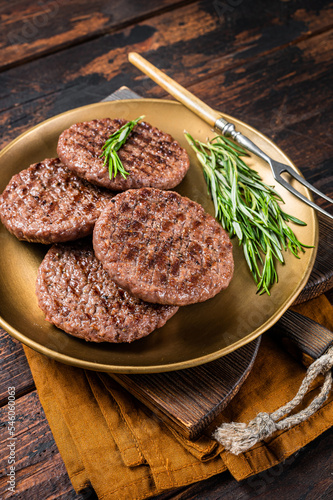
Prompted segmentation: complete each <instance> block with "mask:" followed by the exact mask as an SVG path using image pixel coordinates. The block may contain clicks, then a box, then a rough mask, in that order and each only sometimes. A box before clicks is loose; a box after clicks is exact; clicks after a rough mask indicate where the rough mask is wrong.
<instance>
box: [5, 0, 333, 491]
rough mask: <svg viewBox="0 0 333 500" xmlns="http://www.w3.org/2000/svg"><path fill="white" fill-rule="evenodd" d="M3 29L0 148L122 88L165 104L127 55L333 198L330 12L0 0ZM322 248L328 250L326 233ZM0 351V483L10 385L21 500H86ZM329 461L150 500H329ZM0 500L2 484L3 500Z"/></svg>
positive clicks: (310, 4) (229, 1) (324, 447)
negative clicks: (254, 133) (240, 126)
mask: <svg viewBox="0 0 333 500" xmlns="http://www.w3.org/2000/svg"><path fill="white" fill-rule="evenodd" d="M119 5H121V7H120V8H119ZM58 7H59V8H58ZM0 15H1V23H2V31H1V39H0V54H1V57H0V72H1V74H0V126H1V135H0V147H2V146H4V145H6V144H8V143H9V142H10V141H11V140H12V139H14V138H15V137H16V136H17V135H19V133H21V132H23V131H25V130H27V129H28V128H29V127H31V126H33V125H35V124H37V123H39V122H40V121H42V120H44V119H45V118H49V117H51V116H54V115H55V114H57V113H60V112H63V111H66V110H67V109H71V108H73V107H76V106H80V105H84V104H87V103H90V102H97V101H99V100H101V99H102V98H103V97H105V96H106V95H108V94H110V93H111V92H112V91H114V90H116V89H117V88H118V87H120V86H121V85H127V86H129V87H130V88H132V89H133V90H135V91H136V92H138V93H139V94H141V95H144V96H147V97H163V96H165V93H164V92H163V91H161V89H159V88H158V87H157V86H155V84H154V83H153V82H151V81H150V80H148V79H147V78H145V77H144V76H143V75H141V74H140V73H139V71H138V70H136V69H135V68H134V67H132V66H131V65H130V64H129V63H128V62H127V53H128V52H129V51H130V50H135V51H137V52H140V53H142V55H143V56H144V57H146V58H147V59H149V60H150V61H151V62H152V63H153V64H155V65H157V66H158V67H159V68H160V69H162V70H164V71H166V72H167V73H168V74H169V75H170V76H171V77H173V78H175V79H176V80H178V81H179V82H180V83H182V84H183V85H185V86H187V87H188V88H189V89H190V90H191V91H193V92H194V93H196V94H197V95H198V96H199V97H201V98H202V99H203V100H205V101H206V102H207V103H208V104H210V105H212V106H214V107H216V108H219V109H220V110H221V111H224V112H226V113H228V114H230V115H233V116H235V117H237V118H240V119H242V120H244V121H246V122H247V123H249V124H251V125H253V126H254V127H256V128H258V129H260V130H261V131H262V132H264V133H266V134H267V135H268V136H269V137H271V138H273V139H274V140H275V142H276V143H277V144H278V145H279V146H280V147H281V148H282V149H283V150H284V151H285V152H286V153H287V154H288V155H289V157H290V158H291V159H292V160H293V161H294V162H295V164H296V165H297V166H298V167H299V168H300V169H301V171H302V172H303V174H304V175H305V177H306V178H307V179H308V180H310V182H312V183H313V184H315V185H316V186H317V187H318V188H319V189H321V190H322V191H325V192H326V193H327V194H329V195H330V196H332V195H333V186H332V184H333V179H332V157H333V144H332V125H331V114H332V93H333V89H332V79H331V75H332V62H331V59H332V56H331V54H332V44H333V41H332V27H333V5H332V3H331V2H329V1H325V0H317V1H314V0H307V1H306V2H304V1H302V0H294V1H293V2H288V1H280V0H272V1H270V2H269V3H268V2H267V1H264V0H256V1H255V0H249V1H246V2H245V1H244V0H243V1H239V2H238V1H233V0H223V1H219V0H214V1H210V0H209V1H208V0H203V1H200V2H198V1H190V0H188V1H178V2H177V1H172V0H162V1H161V2H158V4H156V2H152V1H151V0H144V1H143V2H129V1H127V0H126V1H122V2H121V3H120V2H119V1H118V0H116V1H115V2H106V1H105V0H97V1H96V2H90V3H89V2H87V1H85V0H71V1H68V2H64V1H63V0H41V1H38V2H35V3H33V2H29V1H28V0H13V1H11V2H5V1H4V0H2V1H0ZM36 28H37V32H36ZM29 30H30V31H29ZM319 202H320V204H321V205H322V206H323V207H324V208H326V209H327V208H328V204H327V203H326V202H323V201H321V200H320V201H319ZM326 238H327V241H328V243H329V242H331V238H332V233H331V232H327V234H326ZM330 296H331V297H332V295H330ZM0 350H1V351H0V352H1V357H0V381H1V384H0V388H1V390H0V404H2V407H1V408H0V418H1V422H2V424H1V425H2V427H1V430H2V432H1V435H0V440H1V444H2V446H1V447H0V470H1V471H4V465H5V464H6V460H7V456H6V450H5V447H4V444H5V441H4V440H5V437H6V435H5V434H4V432H6V429H5V425H4V422H5V421H6V412H7V406H6V401H7V399H6V398H7V387H8V385H10V384H11V382H12V383H15V386H16V387H17V394H18V398H17V408H18V415H19V419H18V426H19V436H20V439H19V441H20V442H19V445H18V461H19V471H18V476H17V477H18V481H17V484H18V486H19V488H20V490H19V494H18V495H17V498H19V499H20V500H21V499H22V500H26V499H29V500H30V499H31V500H35V499H36V500H37V499H38V500H39V499H41V498H42V499H43V500H49V499H50V500H51V499H56V498H57V499H64V500H65V499H66V500H67V499H72V498H73V499H78V500H83V499H86V500H87V499H88V498H89V499H90V500H93V499H96V496H95V495H94V494H92V493H91V492H89V491H87V492H86V493H85V494H82V495H76V494H75V492H74V490H73V488H72V486H71V484H70V481H69V479H68V476H67V473H66V471H65V468H64V465H63V463H62V460H61V457H60V455H59V452H58V450H57V447H56V445H55V443H54V440H53V437H52V435H51V433H50V430H49V428H48V424H47V422H46V420H45V415H44V413H43V410H42V408H41V406H40V403H39V400H38V396H37V393H36V392H35V390H34V385H33V380H32V377H31V373H30V370H29V367H28V365H27V363H26V361H25V358H24V355H23V350H22V347H21V345H20V344H19V343H17V342H16V341H13V340H12V339H11V338H10V337H9V335H8V334H6V333H5V332H3V331H1V330H0ZM332 449H333V431H332V430H330V431H327V432H326V433H325V434H324V435H322V436H321V437H319V438H318V439H316V440H315V441H314V442H312V443H310V444H309V445H308V446H306V447H305V448H304V449H301V450H300V451H299V452H298V453H296V454H295V455H294V456H292V457H290V458H289V459H288V460H287V461H286V462H285V463H283V464H280V465H279V466H277V467H274V468H273V469H270V470H268V471H266V472H264V473H262V474H259V475H257V476H255V477H253V478H249V479H248V480H245V481H243V482H242V483H237V482H236V481H235V480H234V479H233V478H231V477H230V475H229V474H226V473H225V474H221V475H218V476H215V477H213V478H211V479H209V480H207V481H204V482H200V483H197V484H195V485H191V486H187V487H184V488H180V489H178V490H174V491H172V492H169V493H165V494H164V495H160V496H159V497H158V499H159V500H167V499H170V500H171V499H173V500H175V499H184V500H185V498H186V499H196V500H199V499H200V500H210V499H217V498H224V499H226V500H229V499H230V500H233V499H234V498H239V499H252V498H259V499H269V500H275V499H277V500H280V499H281V498H288V499H291V500H301V499H302V500H303V499H307V500H308V499H309V500H310V499H311V500H312V499H316V500H317V498H320V499H324V500H326V499H327V500H328V499H331V498H332V496H333V475H332V472H333V471H332ZM0 475H1V474H0ZM4 487H5V479H4V477H3V472H2V477H1V478H0V498H2V496H4V490H3V488H4Z"/></svg>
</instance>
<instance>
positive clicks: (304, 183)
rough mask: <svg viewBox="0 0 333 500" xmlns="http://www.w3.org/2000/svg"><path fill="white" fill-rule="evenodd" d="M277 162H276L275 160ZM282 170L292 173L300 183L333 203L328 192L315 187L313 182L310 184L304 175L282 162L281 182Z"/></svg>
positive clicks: (280, 170)
mask: <svg viewBox="0 0 333 500" xmlns="http://www.w3.org/2000/svg"><path fill="white" fill-rule="evenodd" d="M274 163H275V162H274ZM273 168H274V165H273ZM282 172H288V174H290V175H291V176H292V177H293V178H294V179H296V180H297V181H298V182H299V183H300V184H302V185H303V186H305V187H307V188H308V189H310V191H313V192H314V193H316V194H318V195H319V196H321V197H322V198H324V199H325V200H327V201H330V202H331V203H333V200H332V198H329V196H326V194H324V193H322V192H321V191H319V189H317V188H315V187H314V186H312V184H310V183H309V182H308V181H306V180H305V179H304V178H303V177H301V176H300V175H299V174H298V173H297V172H295V170H294V169H293V168H291V167H290V166H289V165H283V164H282V163H279V174H280V175H279V179H280V180H279V182H281V179H282V177H281V173H282Z"/></svg>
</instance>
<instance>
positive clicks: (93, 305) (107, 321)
mask: <svg viewBox="0 0 333 500" xmlns="http://www.w3.org/2000/svg"><path fill="white" fill-rule="evenodd" d="M36 293H37V298H38V305H39V307H40V308H41V309H42V311H43V312H44V313H45V315H46V319H47V320H48V321H50V322H51V323H53V324H54V325H56V326H57V327H58V328H61V329H62V330H64V331H65V332H67V333H69V334H71V335H73V336H75V337H79V338H81V339H84V340H87V341H91V342H113V343H120V342H132V341H134V340H136V339H139V338H142V337H145V336H147V335H148V334H149V333H151V332H152V331H153V330H155V329H157V328H160V327H162V326H163V325H164V324H165V323H166V321H167V320H168V319H169V318H171V316H173V315H174V314H175V313H176V312H177V310H178V307H173V306H163V305H159V304H148V303H147V302H144V301H142V300H140V299H137V298H135V297H133V296H132V295H131V294H129V293H128V292H126V291H124V290H122V289H121V288H119V287H118V286H117V285H116V284H115V283H114V282H113V281H112V280H111V279H110V277H109V275H108V273H107V272H106V271H105V270H104V269H103V267H102V265H101V263H100V262H99V261H98V260H97V259H96V257H95V255H94V252H93V249H92V247H91V244H90V245H89V244H87V243H86V242H82V243H81V242H78V243H76V244H71V245H69V244H67V245H66V244H62V245H59V244H58V245H53V246H52V247H51V249H50V250H49V251H48V252H47V254H46V256H45V257H44V260H43V261H42V263H41V265H40V267H39V269H38V277H37V282H36Z"/></svg>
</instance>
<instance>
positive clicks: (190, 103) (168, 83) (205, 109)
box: [128, 52, 227, 127]
mask: <svg viewBox="0 0 333 500" xmlns="http://www.w3.org/2000/svg"><path fill="white" fill-rule="evenodd" d="M128 60H129V61H130V62H131V63H132V64H134V66H136V67H137V68H139V69H140V70H141V71H142V72H143V73H144V74H145V75H147V76H149V77H150V78H151V79H152V80H153V81H154V82H156V83H157V84H158V85H160V86H161V87H162V88H163V89H164V90H166V91H167V92H169V94H170V95H172V96H173V97H175V99H177V101H179V102H181V103H182V104H184V105H185V106H186V107H187V108H189V109H190V110H191V111H193V112H194V113H196V114H197V115H198V116H200V118H202V119H203V120H204V121H205V122H206V123H208V125H210V126H211V127H214V126H215V123H216V121H217V120H219V119H222V120H223V118H222V117H221V114H220V113H218V112H217V111H215V110H214V109H212V108H211V107H210V106H208V105H207V104H205V103H204V102H203V101H201V100H200V99H198V97H196V96H195V95H193V94H191V92H189V91H188V90H186V89H185V88H184V87H182V86H181V85H179V83H177V82H175V81H174V80H173V79H172V78H170V77H169V76H168V75H166V74H165V73H163V72H162V71H160V70H159V69H158V68H156V67H155V66H154V65H153V64H151V63H150V62H148V61H147V60H146V59H144V57H142V56H140V54H137V53H136V52H130V53H129V55H128ZM225 123H227V122H225Z"/></svg>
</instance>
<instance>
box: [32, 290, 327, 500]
mask: <svg viewBox="0 0 333 500" xmlns="http://www.w3.org/2000/svg"><path fill="white" fill-rule="evenodd" d="M295 309H296V310H297V311H298V312H301V313H302V314H304V315H307V316H309V317H311V318H312V319H315V320H316V321H318V322H319V323H321V324H323V325H324V326H326V327H328V328H331V329H332V328H333V310H332V307H331V305H330V304H329V302H328V300H327V299H326V298H325V297H324V296H322V297H320V298H318V299H315V300H313V301H311V302H309V303H307V304H304V305H300V306H297V307H296V308H295ZM25 352H26V355H27V358H28V361H29V364H30V368H31V371H32V374H33V377H34V380H35V383H36V387H37V390H38V394H39V397H40V401H41V403H42V405H43V408H44V410H45V414H46V417H47V419H48V422H49V424H50V427H51V430H52V432H53V435H54V439H55V441H56V443H57V445H58V448H59V451H60V453H61V456H62V458H63V460H64V462H65V465H66V468H67V471H68V474H69V477H70V479H71V481H72V484H73V486H74V488H75V490H76V491H77V492H79V491H81V490H83V489H84V488H85V487H87V486H90V485H91V486H92V487H93V488H94V490H95V491H96V493H97V495H98V498H99V500H111V499H116V500H121V499H126V500H129V499H136V500H139V499H144V498H148V497H150V496H153V495H156V494H158V493H160V492H162V491H165V490H167V489H170V488H175V487H180V486H184V485H187V484H190V483H193V482H196V481H200V480H202V479H205V478H208V477H210V476H212V475H214V474H217V473H219V472H222V471H225V470H226V469H229V471H230V472H231V474H232V475H233V476H234V477H235V478H236V479H237V480H242V479H245V478H247V477H249V476H251V475H254V474H257V473H258V472H261V471H263V470H265V469H267V468H269V467H272V466H274V465H276V464H278V463H279V462H281V461H283V460H284V459H286V458H287V457H289V456H290V455H291V454H293V453H294V452H296V451H297V450H298V449H300V448H301V447H303V446H304V445H306V444H307V443H309V442H310V441H312V440H313V439H314V438H316V437H317V436H318V435H319V434H321V433H322V432H324V431H325V430H326V429H328V428H329V427H330V426H332V424H333V398H332V396H331V397H330V398H329V399H328V400H327V401H326V402H325V404H324V405H323V407H322V408H321V409H320V410H319V411H317V413H316V414H314V415H313V416H312V417H310V418H309V420H307V421H305V422H303V423H301V424H299V425H297V426H296V427H293V428H292V429H289V430H285V431H282V432H279V433H276V434H275V435H273V436H272V437H271V438H269V439H267V440H265V442H260V443H258V444H257V445H255V446H254V447H253V448H252V449H251V450H250V451H248V452H246V453H242V454H240V455H238V456H235V455H232V454H230V453H229V452H227V451H225V450H224V449H223V447H222V446H221V445H220V444H218V443H217V442H216V441H214V440H213V439H212V438H211V434H212V432H213V431H214V430H215V428H216V427H217V426H218V425H221V423H222V422H228V421H236V422H248V421H249V420H251V419H252V418H253V417H255V416H256V415H257V413H258V412H260V411H265V412H271V411H273V410H276V409H277V408H279V407H280V406H282V405H283V404H285V403H286V402H288V401H290V400H291V399H292V398H293V396H294V395H295V394H296V392H297V390H298V388H299V386H300V384H301V381H302V379H303V378H304V375H305V371H306V370H305V368H304V367H303V366H302V365H300V364H299V362H298V361H296V360H295V359H294V358H292V357H291V356H290V355H289V354H288V353H287V352H285V351H284V350H282V348H281V347H279V346H278V345H277V344H276V343H275V341H274V340H273V339H271V338H270V336H269V335H267V334H266V335H264V336H263V339H262V344H261V346H260V349H259V353H258V356H257V359H256V362H255V364H254V367H253V369H252V371H251V373H250V375H249V377H248V379H247V380H246V382H245V383H244V384H243V386H242V387H241V389H240V391H239V392H238V394H237V395H236V396H235V397H234V399H233V400H232V401H231V403H230V404H229V405H228V407H227V408H226V409H225V410H224V411H223V412H222V413H221V415H220V416H219V417H218V418H217V419H216V420H215V421H214V423H213V424H212V425H211V426H210V428H209V429H207V432H206V433H205V434H204V435H202V436H201V437H200V438H199V439H197V440H196V441H189V440H187V439H185V438H184V437H182V436H180V435H179V434H177V432H176V431H174V430H171V429H169V428H168V427H167V426H166V425H165V424H164V423H162V422H161V421H160V420H159V419H158V418H157V417H156V416H155V415H154V414H153V413H152V412H151V411H150V410H148V409H147V408H145V407H144V406H143V405H142V404H141V403H139V402H138V401H137V400H136V399H135V398H133V397H132V396H131V395H130V394H129V393H127V392H126V391H125V390H124V389H122V388H121V387H120V386H119V385H118V384H117V383H116V382H114V381H113V380H112V378H111V377H109V376H108V375H107V374H104V373H96V372H91V371H87V370H83V369H79V368H74V367H70V366H66V365H63V364H61V363H58V362H56V361H53V360H51V359H48V358H47V357H45V356H43V355H41V354H39V353H37V352H35V351H32V350H31V349H29V348H25ZM277 367H278V369H277ZM320 382H321V380H320V379H318V381H316V384H314V386H313V387H312V389H311V390H310V392H309V394H308V395H307V398H306V400H305V401H304V402H303V404H304V406H306V405H307V404H308V402H309V400H310V399H311V398H312V397H313V395H314V394H315V393H316V391H318V389H317V387H318V386H319V384H320Z"/></svg>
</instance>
